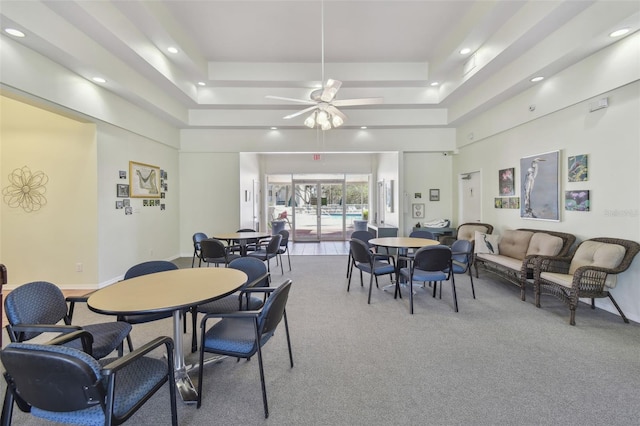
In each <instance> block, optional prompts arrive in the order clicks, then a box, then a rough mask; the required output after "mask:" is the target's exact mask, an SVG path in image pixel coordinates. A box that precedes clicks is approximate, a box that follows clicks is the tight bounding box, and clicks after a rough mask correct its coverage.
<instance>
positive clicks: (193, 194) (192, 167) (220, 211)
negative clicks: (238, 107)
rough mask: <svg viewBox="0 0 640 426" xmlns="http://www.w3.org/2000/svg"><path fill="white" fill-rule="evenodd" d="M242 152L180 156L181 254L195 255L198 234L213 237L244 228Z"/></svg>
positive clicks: (193, 153) (186, 153) (200, 153)
mask: <svg viewBox="0 0 640 426" xmlns="http://www.w3.org/2000/svg"><path fill="white" fill-rule="evenodd" d="M239 175H240V161H239V154H238V153H220V152H218V153H212V152H181V153H180V180H179V186H180V253H181V254H182V255H183V256H191V255H192V254H193V241H192V239H191V237H192V236H193V234H194V233H196V232H204V233H205V234H207V235H209V236H211V235H213V234H215V233H216V232H217V233H225V232H232V231H235V230H237V229H239V228H240V203H239V202H238V199H239V195H240V182H239V179H238V176H239Z"/></svg>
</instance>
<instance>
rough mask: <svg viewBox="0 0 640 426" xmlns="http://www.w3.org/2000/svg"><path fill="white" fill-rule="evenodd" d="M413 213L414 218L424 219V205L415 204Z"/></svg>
mask: <svg viewBox="0 0 640 426" xmlns="http://www.w3.org/2000/svg"><path fill="white" fill-rule="evenodd" d="M411 212H412V213H413V217H414V218H424V204H422V203H414V204H411Z"/></svg>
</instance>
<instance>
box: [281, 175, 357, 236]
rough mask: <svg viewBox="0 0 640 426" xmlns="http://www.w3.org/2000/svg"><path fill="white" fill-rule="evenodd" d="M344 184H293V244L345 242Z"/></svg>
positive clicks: (295, 182) (302, 182)
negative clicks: (298, 242)
mask: <svg viewBox="0 0 640 426" xmlns="http://www.w3.org/2000/svg"><path fill="white" fill-rule="evenodd" d="M344 186H345V182H344V180H339V181H326V180H322V181H321V180H308V181H298V180H296V181H294V182H293V188H294V195H295V208H294V209H293V239H294V241H344V239H345V205H344V202H343V194H344Z"/></svg>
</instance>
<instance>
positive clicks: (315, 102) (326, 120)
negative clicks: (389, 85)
mask: <svg viewBox="0 0 640 426" xmlns="http://www.w3.org/2000/svg"><path fill="white" fill-rule="evenodd" d="M321 35H322V37H321V42H322V81H323V84H324V87H323V88H321V89H317V90H314V91H313V92H311V94H310V95H309V98H310V99H296V98H284V97H281V96H271V95H267V96H266V97H267V98H268V99H276V100H281V101H289V102H297V103H301V104H307V105H311V106H309V107H307V108H304V109H302V110H300V111H298V112H294V113H293V114H289V115H287V116H285V117H284V118H285V119H287V120H288V119H291V118H294V117H298V116H299V115H302V114H305V113H307V112H309V111H311V114H310V115H309V116H308V117H307V118H306V119H305V120H304V125H305V126H307V127H309V128H312V129H313V128H320V129H322V130H329V129H331V128H335V127H340V126H342V124H344V122H345V120H346V119H347V116H346V115H345V114H344V113H343V112H342V111H340V110H339V109H338V107H341V106H357V105H375V104H381V103H383V101H384V99H383V98H359V99H336V94H337V93H338V89H340V86H342V82H341V81H339V80H334V79H331V78H330V79H328V80H327V81H326V83H325V82H324V81H325V80H324V1H322V6H321Z"/></svg>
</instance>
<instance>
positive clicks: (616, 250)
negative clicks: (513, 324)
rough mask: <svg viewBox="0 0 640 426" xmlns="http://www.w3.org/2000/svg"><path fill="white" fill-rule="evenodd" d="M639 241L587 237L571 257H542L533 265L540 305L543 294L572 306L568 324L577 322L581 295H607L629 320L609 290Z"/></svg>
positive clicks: (625, 268) (639, 249)
mask: <svg viewBox="0 0 640 426" xmlns="http://www.w3.org/2000/svg"><path fill="white" fill-rule="evenodd" d="M638 251H640V244H638V243H636V242H635V241H629V240H622V239H617V238H592V239H590V240H585V241H583V242H582V243H580V245H579V246H578V247H577V248H576V249H575V250H574V251H573V253H572V254H571V255H569V256H555V257H539V258H537V259H536V263H535V268H534V290H535V296H536V306H537V307H538V308H539V307H540V295H541V294H548V295H551V296H554V297H557V298H558V299H560V300H562V301H563V302H564V303H565V304H566V305H568V306H569V310H570V312H571V316H570V319H569V324H571V325H576V320H575V318H576V308H577V307H578V300H579V298H581V297H583V298H591V308H592V309H595V300H594V299H595V298H602V297H608V298H609V299H610V300H611V302H612V303H613V305H614V306H615V307H616V309H617V310H618V312H619V313H620V316H621V317H622V319H623V320H624V322H626V323H628V322H629V320H628V319H627V317H625V315H624V313H623V312H622V310H621V309H620V307H619V306H618V304H617V303H616V301H615V299H614V298H613V296H611V293H609V290H610V289H611V288H613V287H615V283H616V276H615V275H617V274H620V273H622V272H624V271H625V270H627V268H629V266H630V265H631V262H632V261H633V258H634V257H635V255H636V254H637V253H638Z"/></svg>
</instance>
